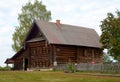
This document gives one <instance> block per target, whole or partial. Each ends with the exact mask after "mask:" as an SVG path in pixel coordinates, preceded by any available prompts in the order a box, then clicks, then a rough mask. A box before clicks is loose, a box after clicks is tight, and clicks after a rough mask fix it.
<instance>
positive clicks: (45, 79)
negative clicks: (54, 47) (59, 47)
mask: <svg viewBox="0 0 120 82" xmlns="http://www.w3.org/2000/svg"><path fill="white" fill-rule="evenodd" d="M0 82H120V77H108V76H93V75H89V74H84V73H81V72H77V73H64V72H40V71H33V72H24V71H0Z"/></svg>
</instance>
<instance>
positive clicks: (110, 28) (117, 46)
mask: <svg viewBox="0 0 120 82" xmlns="http://www.w3.org/2000/svg"><path fill="white" fill-rule="evenodd" d="M115 13H116V15H113V14H112V13H108V14H107V18H105V19H104V20H103V21H101V25H100V27H101V30H102V35H101V38H100V42H101V43H102V44H103V49H107V50H108V53H109V54H110V55H111V56H113V57H114V59H116V60H118V61H120V11H118V10H117V11H116V12H115Z"/></svg>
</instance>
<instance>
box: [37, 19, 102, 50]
mask: <svg viewBox="0 0 120 82" xmlns="http://www.w3.org/2000/svg"><path fill="white" fill-rule="evenodd" d="M35 24H36V25H37V27H38V28H39V30H41V31H42V33H43V34H44V36H45V37H46V39H47V40H48V42H49V43H50V44H63V45H75V46H86V47H96V48H101V44H100V42H99V36H98V34H97V33H96V31H95V30H94V29H90V28H84V27H80V26H73V25H67V24H60V25H59V26H57V25H56V23H53V22H45V21H40V20H35Z"/></svg>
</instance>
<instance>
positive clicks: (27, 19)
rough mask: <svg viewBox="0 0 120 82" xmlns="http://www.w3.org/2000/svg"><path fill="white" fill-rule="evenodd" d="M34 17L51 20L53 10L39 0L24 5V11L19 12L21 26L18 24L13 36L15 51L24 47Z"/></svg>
mask: <svg viewBox="0 0 120 82" xmlns="http://www.w3.org/2000/svg"><path fill="white" fill-rule="evenodd" d="M34 19H39V20H43V21H49V20H51V12H50V11H47V9H46V6H45V5H43V4H42V2H41V1H38V0H35V2H34V3H33V4H32V3H31V2H30V1H29V2H28V3H26V5H25V6H22V12H21V13H20V14H18V21H19V26H16V28H15V32H14V34H13V38H12V39H13V42H14V43H13V44H12V48H13V50H14V51H15V52H17V51H18V50H20V49H21V48H22V44H23V41H24V39H25V37H26V35H27V33H28V31H29V29H30V26H31V24H32V22H33V20H34Z"/></svg>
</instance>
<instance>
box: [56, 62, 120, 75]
mask: <svg viewBox="0 0 120 82" xmlns="http://www.w3.org/2000/svg"><path fill="white" fill-rule="evenodd" d="M73 66H74V68H75V69H76V70H78V71H95V72H106V73H120V64H102V63H98V64H91V63H79V64H76V65H75V64H74V65H73ZM67 67H68V64H60V65H57V66H56V67H55V68H54V69H56V70H67Z"/></svg>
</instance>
